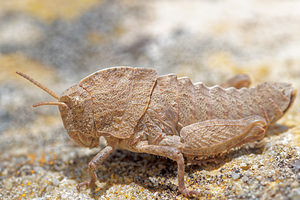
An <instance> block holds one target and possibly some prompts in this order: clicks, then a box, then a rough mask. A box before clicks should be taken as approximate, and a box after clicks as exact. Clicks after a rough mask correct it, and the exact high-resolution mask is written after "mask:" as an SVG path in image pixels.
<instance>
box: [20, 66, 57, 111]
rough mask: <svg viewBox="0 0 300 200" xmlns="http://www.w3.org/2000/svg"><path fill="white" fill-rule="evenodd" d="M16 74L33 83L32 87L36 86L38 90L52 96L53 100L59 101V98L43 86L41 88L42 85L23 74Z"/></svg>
mask: <svg viewBox="0 0 300 200" xmlns="http://www.w3.org/2000/svg"><path fill="white" fill-rule="evenodd" d="M16 73H17V74H19V75H20V76H22V77H23V78H25V79H27V80H29V81H30V82H31V83H33V84H34V85H36V86H38V87H39V88H41V89H43V90H44V91H45V92H47V93H48V94H50V95H51V96H53V97H54V98H55V99H57V100H58V99H59V96H58V95H57V94H55V93H54V92H53V91H52V90H50V89H48V88H46V87H45V86H43V85H42V84H40V83H39V82H37V81H36V80H34V79H32V78H30V77H29V76H27V75H26V74H23V73H22V72H16ZM45 105H46V104H45ZM51 105H54V104H51Z"/></svg>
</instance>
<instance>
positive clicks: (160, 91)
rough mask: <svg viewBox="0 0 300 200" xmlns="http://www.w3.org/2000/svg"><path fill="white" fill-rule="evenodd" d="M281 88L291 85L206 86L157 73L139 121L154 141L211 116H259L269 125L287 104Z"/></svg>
mask: <svg viewBox="0 0 300 200" xmlns="http://www.w3.org/2000/svg"><path fill="white" fill-rule="evenodd" d="M283 89H291V87H290V86H289V85H286V84H281V83H263V84H260V85H258V86H257V87H255V88H241V89H236V88H233V87H231V88H222V87H220V86H214V87H207V86H205V85H204V84H203V83H195V84H193V83H192V82H191V80H190V79H189V78H177V76H176V75H166V76H160V77H158V78H157V80H156V84H155V87H154V89H153V91H152V94H151V98H150V104H149V106H148V108H147V111H146V112H145V114H144V116H143V117H142V119H141V120H140V122H141V123H140V124H143V127H144V125H145V127H147V130H146V132H147V134H149V135H148V137H149V138H152V139H153V140H156V139H157V138H160V137H161V136H162V135H161V134H162V133H163V134H167V135H172V134H178V133H179V131H180V129H181V128H182V127H185V126H187V125H190V124H193V123H196V122H200V121H205V120H210V119H242V118H244V117H249V116H253V115H259V116H261V117H263V118H265V119H266V122H267V123H268V124H269V123H272V122H274V121H276V120H277V119H278V118H280V117H281V116H282V114H283V112H284V110H285V109H286V108H287V107H288V105H289V103H290V99H289V98H287V97H286V96H284V94H283V93H282V90H283ZM141 129H143V128H141ZM149 138H148V139H149ZM157 140H158V139H157Z"/></svg>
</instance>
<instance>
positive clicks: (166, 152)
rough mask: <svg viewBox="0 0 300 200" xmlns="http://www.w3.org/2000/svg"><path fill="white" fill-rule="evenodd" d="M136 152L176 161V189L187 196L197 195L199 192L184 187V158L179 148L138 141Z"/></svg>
mask: <svg viewBox="0 0 300 200" xmlns="http://www.w3.org/2000/svg"><path fill="white" fill-rule="evenodd" d="M136 148H137V150H138V152H140V153H149V154H154V155H158V156H163V157H167V158H169V159H171V160H174V161H176V162H177V166H178V167H177V175H178V190H179V191H180V192H181V193H182V194H183V195H184V196H187V197H191V196H193V195H196V196H198V195H199V192H197V191H195V190H188V189H186V188H185V183H184V158H183V154H182V153H181V152H180V150H179V149H177V148H175V147H170V146H157V145H148V144H147V143H145V142H139V143H138V144H137V146H136Z"/></svg>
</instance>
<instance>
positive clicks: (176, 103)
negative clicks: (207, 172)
mask: <svg viewBox="0 0 300 200" xmlns="http://www.w3.org/2000/svg"><path fill="white" fill-rule="evenodd" d="M17 73H18V74H19V75H21V76H23V77H24V78H26V79H28V80H29V81H31V82H32V83H34V84H35V85H37V86H38V87H40V88H41V89H43V90H45V91H46V92H47V93H49V94H50V95H51V96H53V97H54V98H55V99H57V100H58V101H53V102H41V103H37V104H35V105H33V106H34V107H36V106H41V105H57V106H58V108H59V111H60V113H61V117H62V120H63V123H64V126H65V128H66V130H67V132H68V134H69V136H70V137H71V138H72V139H73V140H74V141H75V142H77V143H79V144H80V145H82V146H86V147H89V148H94V147H97V146H98V144H99V138H100V136H103V137H104V138H105V139H106V141H107V146H106V147H105V148H104V149H102V150H101V151H100V152H99V153H98V154H97V155H96V156H95V157H94V158H93V159H92V160H91V161H90V163H89V164H88V169H89V174H90V179H89V180H87V181H85V182H82V183H80V184H78V189H80V187H82V186H87V187H93V186H95V182H96V180H97V175H96V173H95V170H96V169H97V167H98V166H99V165H101V163H102V162H103V161H104V160H105V159H106V158H107V157H108V155H109V154H110V153H112V152H113V151H114V150H116V149H118V148H120V149H126V150H129V151H133V152H141V153H149V154H154V155H159V156H164V157H167V158H169V159H171V160H174V161H176V162H177V166H178V190H179V191H180V192H181V193H182V194H183V195H185V196H193V195H199V194H200V193H199V192H198V191H196V190H189V189H187V188H186V187H185V182H184V158H186V159H187V160H188V161H189V162H191V163H199V162H201V160H205V159H207V158H208V157H209V158H212V157H215V156H217V155H222V154H224V153H227V152H229V151H230V150H232V149H233V148H238V147H241V146H242V145H244V144H247V143H249V142H253V141H256V140H260V139H262V138H263V137H264V135H265V131H266V130H267V128H268V127H269V126H271V125H272V124H274V122H276V121H277V120H278V119H279V118H281V117H282V116H283V115H284V114H285V113H286V112H287V110H288V109H289V108H290V107H291V105H292V103H293V101H294V99H295V97H296V90H295V89H293V88H292V86H291V85H290V84H287V83H278V82H265V83H262V84H259V85H257V86H256V87H254V88H249V85H250V81H249V77H248V76H246V75H238V76H236V77H234V78H233V79H230V80H228V81H227V82H225V83H223V84H222V85H221V86H218V85H217V86H214V87H207V86H205V85H204V84H203V83H194V84H193V83H192V82H191V80H190V79H189V78H186V77H184V78H178V77H177V76H176V75H165V76H158V75H157V73H156V71H155V70H153V69H144V68H132V67H114V68H108V69H104V70H100V71H97V72H95V73H93V74H91V75H89V76H88V77H86V78H84V79H82V80H81V81H80V82H79V83H78V84H76V85H73V86H72V87H70V88H69V89H67V90H66V91H65V92H64V93H63V94H62V96H61V97H59V96H58V95H56V94H55V93H54V92H53V91H51V90H49V89H48V88H46V87H44V86H42V85H41V84H40V83H38V82H37V81H35V80H33V79H32V78H30V77H29V76H27V75H25V74H23V73H20V72H17Z"/></svg>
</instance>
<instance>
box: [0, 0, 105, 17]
mask: <svg viewBox="0 0 300 200" xmlns="http://www.w3.org/2000/svg"><path fill="white" fill-rule="evenodd" d="M99 3H100V1H99V0H51V1H49V0H9V1H0V12H2V13H3V12H5V11H8V12H9V11H15V12H26V13H28V14H31V15H33V16H36V17H37V18H39V19H41V20H44V21H50V22H51V21H53V20H55V19H66V20H72V19H75V18H77V17H79V16H80V15H82V13H84V12H85V11H86V10H88V9H90V8H91V7H93V6H95V5H97V4H99Z"/></svg>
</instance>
